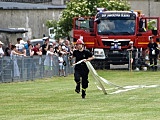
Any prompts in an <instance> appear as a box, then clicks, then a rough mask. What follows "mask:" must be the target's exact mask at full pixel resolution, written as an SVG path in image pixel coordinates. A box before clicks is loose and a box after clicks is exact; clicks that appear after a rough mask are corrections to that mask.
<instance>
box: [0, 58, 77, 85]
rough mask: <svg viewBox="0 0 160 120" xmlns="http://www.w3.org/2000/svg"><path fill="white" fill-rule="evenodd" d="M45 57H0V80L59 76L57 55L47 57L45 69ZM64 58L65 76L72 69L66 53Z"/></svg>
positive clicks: (9, 80) (70, 72)
mask: <svg viewBox="0 0 160 120" xmlns="http://www.w3.org/2000/svg"><path fill="white" fill-rule="evenodd" d="M45 58H46V56H33V57H23V56H15V57H13V58H11V57H7V56H4V57H2V58H0V82H1V83H2V82H15V81H27V80H35V79H39V78H48V77H53V76H59V62H58V57H57V56H53V57H50V58H49V61H50V62H49V66H48V69H47V70H46V69H45V66H44V60H45ZM64 60H65V61H66V66H64V68H65V69H64V70H65V73H66V76H68V75H69V74H73V71H74V70H73V67H72V66H71V63H70V62H71V61H69V60H68V55H65V56H64Z"/></svg>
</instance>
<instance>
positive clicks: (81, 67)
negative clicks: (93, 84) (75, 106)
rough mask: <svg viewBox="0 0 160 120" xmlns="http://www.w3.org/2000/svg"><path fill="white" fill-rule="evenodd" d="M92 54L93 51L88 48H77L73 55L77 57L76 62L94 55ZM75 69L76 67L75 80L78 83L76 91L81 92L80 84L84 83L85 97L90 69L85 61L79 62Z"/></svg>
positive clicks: (83, 95)
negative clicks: (80, 49) (81, 49)
mask: <svg viewBox="0 0 160 120" xmlns="http://www.w3.org/2000/svg"><path fill="white" fill-rule="evenodd" d="M92 56H93V55H92V53H91V52H90V51H88V50H83V51H79V50H75V51H74V52H73V57H75V58H76V60H75V62H78V61H80V60H83V59H88V58H89V57H92ZM74 69H75V73H74V80H75V82H76V83H77V85H76V89H75V91H76V92H77V93H79V92H80V84H82V98H85V95H86V93H85V91H86V88H87V87H88V74H89V69H88V67H87V65H86V63H85V62H82V63H80V64H77V65H76V66H75V68H74ZM81 77H82V81H81V80H80V78H81Z"/></svg>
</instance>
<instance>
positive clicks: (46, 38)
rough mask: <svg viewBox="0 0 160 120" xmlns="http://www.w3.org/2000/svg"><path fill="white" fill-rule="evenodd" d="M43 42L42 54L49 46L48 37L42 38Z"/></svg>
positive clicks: (44, 53)
mask: <svg viewBox="0 0 160 120" xmlns="http://www.w3.org/2000/svg"><path fill="white" fill-rule="evenodd" d="M43 40H44V44H43V45H42V55H46V53H47V50H48V48H49V37H45V38H43Z"/></svg>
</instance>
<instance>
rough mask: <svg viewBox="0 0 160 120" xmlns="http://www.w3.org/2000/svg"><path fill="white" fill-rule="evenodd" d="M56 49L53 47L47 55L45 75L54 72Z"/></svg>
mask: <svg viewBox="0 0 160 120" xmlns="http://www.w3.org/2000/svg"><path fill="white" fill-rule="evenodd" d="M53 51H54V49H53V47H49V49H48V50H47V53H46V58H45V60H44V66H45V67H44V69H45V73H46V74H45V75H46V76H47V75H48V72H49V71H51V70H52V68H53V55H54V52H53Z"/></svg>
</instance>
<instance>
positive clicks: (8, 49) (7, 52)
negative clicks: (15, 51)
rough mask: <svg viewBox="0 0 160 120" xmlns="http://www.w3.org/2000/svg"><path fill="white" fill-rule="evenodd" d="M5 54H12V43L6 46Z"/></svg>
mask: <svg viewBox="0 0 160 120" xmlns="http://www.w3.org/2000/svg"><path fill="white" fill-rule="evenodd" d="M4 52H5V56H10V54H11V43H10V42H9V43H8V46H7V47H6V48H5V51H4Z"/></svg>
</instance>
